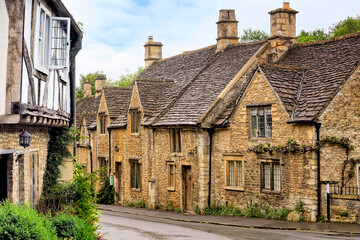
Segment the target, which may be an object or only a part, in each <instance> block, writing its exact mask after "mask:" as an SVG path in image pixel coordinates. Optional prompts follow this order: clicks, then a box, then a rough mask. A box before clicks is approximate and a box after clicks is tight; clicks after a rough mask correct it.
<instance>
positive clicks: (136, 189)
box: [131, 188, 141, 192]
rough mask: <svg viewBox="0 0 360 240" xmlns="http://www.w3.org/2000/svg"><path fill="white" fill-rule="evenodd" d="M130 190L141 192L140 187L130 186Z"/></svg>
mask: <svg viewBox="0 0 360 240" xmlns="http://www.w3.org/2000/svg"><path fill="white" fill-rule="evenodd" d="M131 191H133V192H141V190H140V188H131Z"/></svg>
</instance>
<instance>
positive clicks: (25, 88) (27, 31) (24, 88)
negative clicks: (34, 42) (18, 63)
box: [21, 0, 33, 103]
mask: <svg viewBox="0 0 360 240" xmlns="http://www.w3.org/2000/svg"><path fill="white" fill-rule="evenodd" d="M32 2H33V1H32V0H26V2H25V26H24V38H25V42H26V45H27V48H28V51H29V54H30V56H31V47H30V39H31V16H32ZM22 72H23V75H22V81H21V102H22V103H27V102H28V92H29V77H28V74H27V69H26V65H25V61H23V71H22Z"/></svg>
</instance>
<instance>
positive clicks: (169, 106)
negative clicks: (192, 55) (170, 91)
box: [151, 52, 221, 124]
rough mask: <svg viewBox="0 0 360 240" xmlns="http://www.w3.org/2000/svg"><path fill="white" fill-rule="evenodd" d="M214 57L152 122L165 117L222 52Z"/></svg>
mask: <svg viewBox="0 0 360 240" xmlns="http://www.w3.org/2000/svg"><path fill="white" fill-rule="evenodd" d="M213 54H214V56H213V57H212V58H211V59H210V60H209V61H208V62H207V63H206V65H205V66H204V67H203V68H202V69H201V70H200V71H199V72H198V73H197V74H196V75H195V76H194V77H193V79H191V81H190V82H189V83H188V84H187V85H186V86H185V87H183V89H181V91H180V93H179V94H178V95H177V96H176V97H175V99H174V100H173V101H172V102H171V103H170V104H169V105H168V106H167V107H166V108H165V109H164V110H163V111H162V112H161V113H160V114H159V115H158V116H157V117H156V118H155V119H154V120H153V121H152V122H151V124H152V123H155V122H157V121H158V120H159V119H160V118H161V117H163V116H164V115H165V113H166V112H167V111H169V109H170V108H171V107H172V106H174V104H175V103H176V102H177V101H178V100H179V99H180V97H181V96H182V95H183V94H184V93H185V91H186V90H187V89H188V88H189V87H190V86H191V84H192V83H193V82H194V81H195V79H197V77H198V76H199V75H200V74H201V73H203V72H204V71H205V69H207V68H208V67H209V66H210V65H211V64H212V63H213V62H214V61H215V60H216V59H217V58H218V57H219V56H220V54H221V52H217V53H213Z"/></svg>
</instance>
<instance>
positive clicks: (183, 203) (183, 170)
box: [180, 163, 193, 211]
mask: <svg viewBox="0 0 360 240" xmlns="http://www.w3.org/2000/svg"><path fill="white" fill-rule="evenodd" d="M186 169H190V172H191V175H193V173H192V164H191V163H182V164H181V178H182V179H181V198H180V199H181V207H182V210H183V211H189V209H188V207H187V206H186V201H187V200H186V198H187V194H186V189H185V186H186V183H185V181H186V179H185V176H186ZM192 181H193V179H192ZM190 187H191V190H192V191H191V199H193V187H192V186H190ZM191 210H193V206H191ZM191 210H190V211H191Z"/></svg>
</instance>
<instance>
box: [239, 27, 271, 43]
mask: <svg viewBox="0 0 360 240" xmlns="http://www.w3.org/2000/svg"><path fill="white" fill-rule="evenodd" d="M268 37H269V35H268V34H267V33H266V32H264V31H261V30H252V29H251V28H248V29H244V34H243V35H241V36H240V40H241V42H251V41H258V40H263V39H266V38H268Z"/></svg>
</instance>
